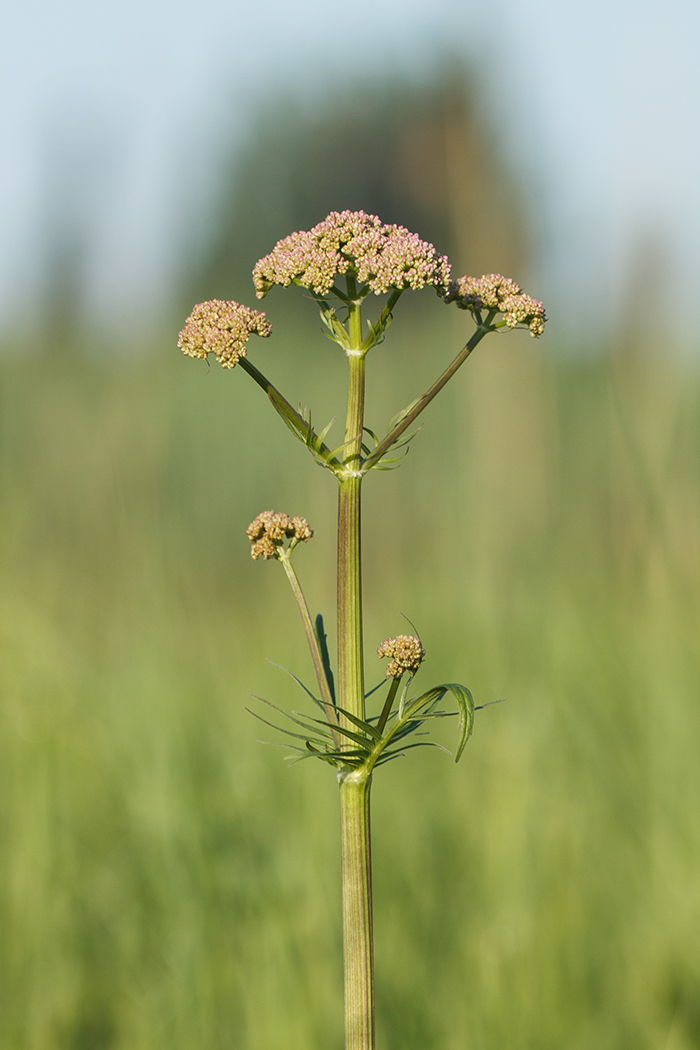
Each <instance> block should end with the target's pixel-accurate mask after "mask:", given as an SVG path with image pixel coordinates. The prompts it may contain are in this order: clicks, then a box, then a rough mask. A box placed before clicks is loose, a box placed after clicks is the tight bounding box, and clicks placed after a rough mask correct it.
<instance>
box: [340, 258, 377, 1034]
mask: <svg viewBox="0 0 700 1050" xmlns="http://www.w3.org/2000/svg"><path fill="white" fill-rule="evenodd" d="M347 290H348V336H349V343H350V345H349V348H348V350H347V354H348V364H349V381H348V411H347V418H346V423H345V459H344V468H343V470H342V471H336V475H337V477H338V482H339V485H340V491H339V494H338V705H339V706H340V707H343V708H345V709H346V710H347V711H349V712H351V713H352V714H353V715H355V717H356V718H361V719H363V720H364V718H365V685H364V657H363V643H362V575H361V558H360V493H361V485H362V473H361V469H360V466H361V457H362V428H363V425H364V413H365V353H366V351H365V350H363V348H362V316H361V304H360V302H359V300H358V297H357V291H356V285H355V280H354V276H353V275H348V277H347ZM341 717H342V716H341ZM339 780H340V827H341V843H342V894H343V960H344V970H345V1050H374V949H373V937H372V870H371V859H370V824H369V789H370V782H371V778H370V776H369V775H368V774H367V773H365V772H360V771H344V772H341V773H340V774H339Z"/></svg>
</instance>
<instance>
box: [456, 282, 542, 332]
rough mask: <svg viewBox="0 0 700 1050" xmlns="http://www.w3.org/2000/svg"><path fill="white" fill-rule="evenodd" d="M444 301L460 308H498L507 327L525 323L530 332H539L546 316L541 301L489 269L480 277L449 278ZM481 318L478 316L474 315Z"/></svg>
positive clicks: (474, 310)
mask: <svg viewBox="0 0 700 1050" xmlns="http://www.w3.org/2000/svg"><path fill="white" fill-rule="evenodd" d="M445 302H446V303H457V306H458V307H459V309H460V310H471V312H472V313H475V312H477V313H478V312H479V311H481V310H486V311H489V310H498V311H499V313H502V314H503V320H504V321H505V323H506V325H507V326H508V327H509V328H516V327H517V326H518V325H521V324H522V325H527V327H528V328H529V329H530V334H531V335H533V336H537V335H542V333H543V332H544V326H545V322H546V320H547V317H546V315H545V312H544V306H543V305H542V303H540V302H538V301H537V300H536V299H533V298H532V296H530V295H525V293H524V292H523V291H521V289H520V287H519V285H517V284H516V283H515V281H512V280H511V279H510V277H502V276H501V274H500V273H488V274H485V275H484V276H483V277H469V276H464V277H460V278H459V280H457V281H451V282H450V284H449V287H448V289H447V295H446V296H445ZM477 321H479V322H480V318H477Z"/></svg>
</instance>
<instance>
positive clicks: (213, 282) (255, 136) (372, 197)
mask: <svg viewBox="0 0 700 1050" xmlns="http://www.w3.org/2000/svg"><path fill="white" fill-rule="evenodd" d="M498 139H499V135H498V128H497V127H496V126H495V121H494V120H493V119H492V117H491V115H490V114H489V113H488V112H487V110H486V107H485V106H484V105H483V104H482V100H481V97H480V96H479V94H478V92H477V91H476V89H475V87H474V84H473V81H472V79H471V78H470V76H469V75H468V74H467V72H466V71H465V70H464V68H463V67H461V66H459V67H457V66H455V65H454V64H452V65H451V66H450V65H448V66H446V67H443V68H441V69H440V70H439V71H438V72H437V73H436V74H434V75H433V76H432V77H431V78H430V79H428V80H427V81H426V80H424V81H422V82H419V81H416V80H413V81H408V80H401V81H399V80H391V81H389V80H381V81H376V82H374V83H369V84H368V83H364V84H362V85H360V86H358V87H357V88H356V89H353V90H351V91H345V92H344V93H343V94H340V93H339V92H338V91H331V92H329V93H328V94H327V96H326V98H325V99H324V101H323V102H322V104H321V105H319V106H317V107H316V108H315V109H314V110H313V111H312V110H311V109H310V108H307V109H306V110H304V108H303V107H302V105H301V103H300V102H299V101H296V100H294V99H289V100H286V101H285V102H283V103H280V101H279V98H276V99H275V101H274V104H272V105H268V106H267V107H266V108H263V109H262V110H261V112H260V113H259V116H258V118H257V120H256V122H255V124H254V128H253V131H252V132H251V134H250V136H249V139H248V141H247V142H244V143H242V144H239V145H238V147H237V149H236V152H235V156H234V158H233V159H232V160H231V162H230V164H229V167H228V170H227V171H226V172H225V174H224V177H223V179H222V184H221V192H220V196H219V200H218V204H217V205H216V207H215V210H214V214H213V220H214V221H213V223H212V227H211V232H210V236H209V239H208V242H206V241H205V243H204V244H203V247H202V250H201V254H200V262H199V265H198V266H197V273H196V277H195V286H196V287H195V291H196V293H197V296H198V297H199V298H212V297H219V298H224V299H228V298H232V297H233V298H241V299H243V300H247V299H250V297H251V286H250V271H251V269H252V266H253V263H254V262H255V260H256V259H258V258H260V257H261V256H262V255H265V254H266V253H267V252H268V251H270V250H271V249H272V247H273V246H274V244H275V243H276V242H277V241H278V240H279V239H280V238H281V237H283V236H285V235H286V234H288V233H290V232H291V231H292V230H296V229H308V228H309V227H310V226H313V225H314V224H315V223H316V222H319V221H320V220H321V219H322V218H323V217H324V216H325V215H326V214H327V213H328V212H329V211H332V210H338V211H340V210H342V209H344V208H350V209H352V210H358V209H364V211H366V212H370V213H373V214H377V215H379V216H380V218H381V219H382V220H383V221H384V222H396V223H400V224H402V225H404V226H407V227H408V228H409V229H411V230H414V231H415V232H417V233H419V234H420V236H422V237H423V238H425V239H427V240H430V241H432V242H433V243H434V244H435V245H436V247H437V248H438V249H439V250H441V251H443V252H447V254H448V255H449V256H450V259H451V261H452V262H453V265H454V268H455V271H456V272H459V273H465V272H471V273H475V274H481V273H484V272H493V271H501V272H505V273H508V274H509V275H512V276H514V277H516V279H517V278H520V279H521V280H525V277H526V274H525V272H524V271H526V269H527V267H528V263H529V250H530V236H529V224H528V217H527V207H526V204H525V194H524V192H523V188H522V186H521V185H519V183H518V180H517V177H516V176H515V174H514V173H513V172H512V171H511V170H510V169H509V167H508V165H507V164H506V162H505V160H504V158H503V156H502V154H501V151H500V149H499V141H498ZM189 298H190V301H191V298H192V294H191V286H190V290H189Z"/></svg>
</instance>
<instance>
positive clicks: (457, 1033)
mask: <svg viewBox="0 0 700 1050" xmlns="http://www.w3.org/2000/svg"><path fill="white" fill-rule="evenodd" d="M271 313H272V319H273V321H274V320H275V315H274V311H271ZM431 316H432V315H431ZM407 317H408V321H407V322H406V323H405V325H404V326H402V325H401V323H400V320H401V319H400V315H399V316H398V317H397V322H396V324H395V327H394V328H393V329H392V330H391V331H390V333H389V336H388V338H387V342H386V344H384V345H383V346H382V347H379V348H378V349H376V350H373V351H372V355H371V359H370V363H369V373H370V374H369V381H370V384H371V393H370V404H369V413H368V423H369V425H370V426H372V427H374V428H375V429H377V430H380V431H383V429H384V427H385V425H386V421H387V420H388V418H389V417H390V416H391V415H393V413H394V412H396V411H397V410H398V409H399V408H401V407H402V406H403V405H404V404H405V403H407V402H408V401H410V400H412V399H413V398H414V397H415V396H416V395H417V394H418V393H420V392H421V390H422V389H424V387H425V386H426V385H427V383H428V382H430V381H431V380H432V378H434V376H435V375H436V374H437V372H438V371H439V370H440V369H441V368H442V367H443V366H444V364H446V363H447V362H448V361H449V359H450V358H451V356H452V355H453V353H454V352H455V351H456V349H457V347H458V345H459V341H460V339H461V336H462V332H461V331H458V330H457V322H458V321H459V322H463V321H464V318H463V317H462V318H450V319H449V320H443V328H442V329H440V328H438V329H437V330H435V329H433V330H432V331H431V330H429V329H428V322H427V320H426V317H425V316H424V315H423V314H422V313H418V312H415V313H414V314H412V313H411V309H410V308H409V309H408V311H407ZM431 323H432V322H431ZM310 333H311V334H310V335H309V334H308V333H307V332H306V331H302V330H301V329H299V328H295V327H294V326H293V327H292V334H291V335H288V336H286V337H285V336H284V335H283V334H282V331H281V330H280V331H279V332H278V333H276V335H275V336H274V337H273V339H272V340H270V341H269V342H265V343H263V342H262V341H257V340H253V342H252V343H251V346H250V354H251V359H252V360H253V361H254V362H255V363H256V364H258V365H259V366H260V367H261V368H263V369H264V370H265V371H266V372H267V373H268V374H269V376H270V378H272V379H273V381H275V382H277V383H278V385H279V386H280V387H281V389H282V390H283V391H284V392H285V394H286V395H287V396H288V398H289V400H291V401H292V402H293V403H296V401H297V400H298V399H302V400H303V401H304V403H305V404H308V405H310V407H311V408H312V411H313V413H314V419H315V420H316V421H317V422H318V423H319V424H323V423H325V422H326V420H327V419H328V418H330V417H331V416H333V415H336V414H338V415H341V414H342V413H343V410H344V404H343V402H344V381H345V375H344V372H345V368H344V362H343V360H342V355H341V353H340V351H339V350H337V348H335V347H333V346H331V345H330V344H328V343H327V342H326V341H325V340H324V339H323V338H322V336H320V335H319V334H317V333H316V331H315V327H314V326H313V324H312V327H311V329H310ZM175 338H176V333H175V331H173V332H172V333H169V334H168V335H166V336H165V337H164V338H163V342H162V346H161V347H160V348H158V349H157V351H154V353H153V354H151V355H138V356H129V355H118V356H114V357H107V356H104V357H100V356H98V355H87V356H84V357H80V356H77V355H76V356H70V355H59V354H52V353H51V352H50V350H46V351H44V352H40V351H37V352H36V353H34V354H21V355H20V354H16V355H12V354H5V355H4V357H3V358H2V360H0V485H1V493H2V498H1V500H0V539H1V545H0V578H1V584H2V595H3V599H2V603H1V604H0V644H1V646H2V661H1V665H0V667H1V670H0V675H1V684H2V705H1V713H0V759H1V772H0V778H1V784H0V829H1V834H2V840H3V843H2V855H1V860H0V864H1V875H0V927H1V928H2V930H3V935H2V938H0V975H1V976H0V981H1V985H0V994H1V996H2V1003H1V1004H0V1047H1V1048H2V1050H161V1048H162V1050H281V1048H282V1047H284V1048H285V1050H333V1048H335V1050H340V1047H341V1046H342V973H341V943H340V937H341V931H340V903H339V831H338V802H337V786H336V784H335V782H334V778H333V774H332V771H330V770H327V769H326V768H325V767H323V766H321V764H320V763H319V764H314V763H303V764H302V765H300V766H297V767H294V768H293V769H291V770H289V769H287V768H285V765H284V763H283V761H282V757H283V755H284V751H281V750H279V749H277V748H270V747H263V746H261V745H259V744H258V743H256V739H258V738H261V737H262V738H264V739H268V740H269V739H272V738H273V734H272V731H269V732H268V731H267V730H265V729H264V728H263V727H262V726H260V724H259V723H256V722H255V721H254V720H253V719H252V718H251V717H250V715H248V714H247V713H246V712H245V706H246V704H248V703H250V700H249V699H248V697H247V694H248V693H249V692H255V693H259V694H261V695H262V696H265V697H266V698H268V699H271V700H273V701H275V702H277V703H280V704H281V705H283V706H285V707H287V708H290V709H291V708H294V707H296V708H299V707H303V705H304V700H303V697H302V694H301V693H300V692H298V691H296V687H294V685H293V683H291V681H290V680H289V679H288V678H287V677H286V676H285V675H284V674H283V673H282V672H281V671H279V670H278V669H276V668H275V667H273V666H272V665H271V664H269V663H267V662H266V658H267V659H269V660H273V661H275V662H277V663H279V664H282V665H284V666H285V667H288V668H290V669H292V670H293V671H295V672H296V673H298V674H300V675H301V676H302V677H304V678H305V679H307V680H310V678H311V668H310V661H309V659H308V656H307V654H306V652H305V650H304V644H303V637H302V633H301V627H300V624H299V623H298V621H297V617H296V610H295V608H294V606H293V601H292V597H291V594H290V593H288V588H287V584H286V580H285V579H284V574H283V573H282V571H281V569H280V568H279V566H277V565H275V564H267V563H266V564H260V563H255V564H254V563H252V562H251V559H250V557H249V555H248V543H247V540H246V537H245V531H244V530H245V527H246V525H247V524H248V523H249V521H251V520H252V518H253V517H254V516H255V515H256V514H257V513H258V512H259V511H261V510H264V509H269V508H274V509H278V510H285V511H287V512H288V513H290V514H302V515H304V516H306V517H307V518H308V520H309V522H310V524H311V525H312V527H313V528H314V529H315V530H316V536H315V538H314V540H313V543H311V544H309V545H307V546H305V547H304V548H303V549H300V550H299V552H298V555H297V557H296V565H297V569H298V572H299V574H300V577H301V579H302V583H303V584H304V586H305V588H306V591H307V597H308V598H309V602H310V605H311V607H312V610H313V611H314V612H316V611H323V612H324V613H325V615H326V617H327V621H328V627H329V635H330V636H331V637H332V633H333V622H334V615H333V613H334V608H333V606H334V594H333V592H334V564H333V563H334V529H335V524H334V514H335V491H334V481H333V478H332V477H331V476H330V475H329V474H327V473H326V472H323V471H322V470H320V469H319V468H318V467H317V466H315V464H314V463H313V461H312V460H311V458H310V457H309V456H308V455H307V454H306V453H305V451H304V449H303V448H301V446H299V445H298V444H296V443H295V442H294V441H293V439H292V438H291V436H290V435H289V434H288V432H287V431H286V430H285V428H284V427H283V425H282V423H281V422H280V421H279V419H278V418H277V416H276V415H275V414H274V412H273V411H272V409H271V408H270V406H269V405H268V404H267V402H266V400H265V398H264V396H263V395H262V394H261V392H260V391H259V390H258V388H257V387H255V386H254V384H252V383H251V382H250V380H249V379H248V377H247V376H246V375H244V374H243V373H242V372H241V371H240V370H235V371H234V372H233V373H227V372H224V371H223V370H222V369H220V368H218V366H212V367H211V368H210V369H208V368H207V366H206V365H204V364H203V363H200V362H193V361H190V360H186V359H185V358H184V357H182V355H180V354H179V352H178V351H177V350H176V348H175ZM699 398H700V377H699V376H698V371H697V368H695V367H693V366H692V365H691V363H689V362H687V361H685V362H684V361H683V360H680V359H678V358H676V357H675V356H674V355H673V353H672V349H671V348H666V347H659V348H658V351H657V352H656V353H655V354H654V356H650V357H644V356H641V355H640V354H635V353H633V352H632V351H631V350H627V351H624V350H619V351H617V352H616V353H612V352H608V351H601V353H600V354H599V355H592V356H587V357H581V356H575V355H571V354H569V353H566V352H565V351H564V348H563V347H561V346H559V345H558V344H557V340H556V337H554V338H552V337H550V336H545V338H543V339H542V340H541V341H538V342H535V341H534V340H530V339H529V337H528V336H527V335H526V334H521V333H516V334H512V335H508V336H504V337H491V338H490V339H487V340H486V342H485V343H484V344H482V345H481V346H480V347H479V348H478V350H477V351H476V353H475V354H474V357H473V358H472V359H471V360H470V361H468V362H467V364H466V365H465V366H464V368H463V369H462V371H461V372H460V373H459V374H458V376H457V377H456V378H455V379H454V380H453V381H452V383H451V384H450V385H449V386H448V387H447V389H446V391H445V393H444V394H443V395H442V396H441V399H440V400H439V401H438V402H436V404H435V405H433V406H432V407H431V408H430V409H429V410H428V411H427V412H426V413H425V415H424V417H423V419H424V421H425V422H424V426H423V429H422V431H421V432H420V434H419V435H418V436H417V438H416V439H415V441H414V442H413V446H412V448H411V451H410V454H409V455H408V457H407V458H406V460H405V462H404V463H403V465H402V466H401V468H400V470H398V471H395V472H394V473H391V474H381V475H377V476H371V477H370V478H369V479H368V480H367V482H366V504H365V592H366V602H367V617H366V637H367V658H366V659H367V668H368V680H369V682H370V684H374V682H375V681H378V680H379V679H380V677H381V675H382V673H383V670H382V666H380V662H379V661H378V660H377V659H376V657H375V656H374V649H375V648H376V645H377V644H378V643H379V642H380V641H381V640H382V639H383V638H385V637H387V636H389V635H394V634H397V633H400V632H401V631H402V630H405V629H406V625H405V621H404V620H402V618H401V614H402V613H404V614H406V615H407V616H409V617H410V618H411V620H413V622H414V623H415V624H416V626H417V627H418V629H419V631H420V633H421V636H422V639H423V642H424V645H425V647H426V650H427V653H428V657H427V660H426V663H425V665H424V669H423V670H422V671H421V678H420V679H419V683H420V681H421V679H422V681H423V683H424V685H425V686H426V687H427V686H429V685H431V684H433V683H435V682H440V681H454V680H456V681H461V682H464V683H465V684H467V685H469V686H470V687H471V688H472V690H473V692H474V695H475V697H476V701H477V703H484V702H486V701H489V700H492V699H497V698H500V697H507V698H508V700H507V703H505V704H500V705H498V706H495V707H491V708H487V709H486V710H485V711H482V712H481V713H480V714H479V715H478V717H477V724H476V731H475V734H474V738H473V740H472V741H470V743H469V745H468V747H467V750H466V752H465V755H464V757H463V760H462V762H461V763H460V764H459V765H458V766H455V765H454V764H453V763H452V762H451V761H450V760H449V759H448V758H447V757H446V756H444V755H441V754H440V753H439V752H437V751H431V750H425V751H417V752H413V753H410V754H409V756H408V757H407V758H406V759H403V760H401V761H398V762H395V763H392V764H391V765H389V766H388V767H387V768H386V769H382V770H381V771H379V773H378V774H377V776H376V777H375V786H374V794H373V798H374V817H373V819H374V836H375V850H374V864H375V906H376V921H375V926H376V941H377V945H376V968H377V1006H378V1033H379V1045H380V1047H381V1048H383V1050H427V1048H433V1047H434V1048H436V1050H437V1048H439V1050H564V1048H566V1050H646V1048H649V1050H690V1048H695V1047H700V996H699V995H698V988H699V987H700V955H699V954H698V929H700V889H699V882H698V870H699V869H700V804H699V800H700V688H699V683H700V666H699V663H700V660H699V657H698V622H699V616H698V614H699V612H700V608H699V599H698V595H699V593H700V590H699V585H700V540H699V532H698V517H699V511H700V496H699V493H698V477H699V476H700V417H699V414H698V402H699ZM335 432H336V433H339V425H336V431H335ZM340 440H341V439H340V437H338V442H339V441H340ZM450 728H451V727H448V728H447V729H446V731H445V737H444V741H445V742H446V743H447V744H448V746H449V729H450Z"/></svg>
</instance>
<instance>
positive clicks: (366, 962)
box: [340, 772, 375, 1050]
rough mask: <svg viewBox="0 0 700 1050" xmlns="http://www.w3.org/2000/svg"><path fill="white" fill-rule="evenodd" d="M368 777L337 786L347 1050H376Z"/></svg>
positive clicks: (351, 778)
mask: <svg viewBox="0 0 700 1050" xmlns="http://www.w3.org/2000/svg"><path fill="white" fill-rule="evenodd" d="M371 783H372V778H371V776H367V775H366V774H365V773H360V772H351V773H348V774H347V775H346V776H345V777H344V778H343V779H341V782H340V815H341V843H342V879H343V955H344V962H345V1050H374V1046H375V1041H374V947H373V935H372V858H371V839H370V817H369V795H370V786H371Z"/></svg>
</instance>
